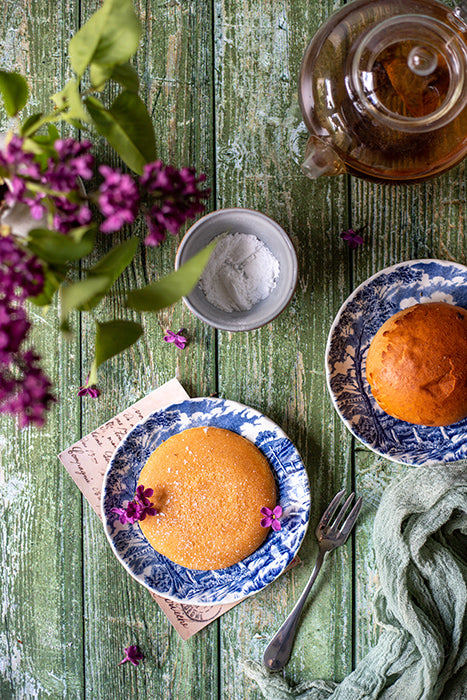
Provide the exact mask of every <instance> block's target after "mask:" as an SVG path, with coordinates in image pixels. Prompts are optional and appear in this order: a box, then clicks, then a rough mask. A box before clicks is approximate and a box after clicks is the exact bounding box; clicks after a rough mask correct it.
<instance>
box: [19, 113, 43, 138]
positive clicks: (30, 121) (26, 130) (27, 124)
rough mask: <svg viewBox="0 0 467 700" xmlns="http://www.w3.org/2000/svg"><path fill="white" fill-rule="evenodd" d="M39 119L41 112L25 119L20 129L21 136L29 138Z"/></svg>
mask: <svg viewBox="0 0 467 700" xmlns="http://www.w3.org/2000/svg"><path fill="white" fill-rule="evenodd" d="M41 119H42V112H39V113H38V114H31V115H30V116H29V117H28V118H27V119H25V120H24V122H23V123H22V124H21V127H20V134H21V136H30V135H31V134H32V133H34V127H35V125H36V124H37V122H39V121H40V120H41Z"/></svg>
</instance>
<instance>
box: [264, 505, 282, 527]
mask: <svg viewBox="0 0 467 700" xmlns="http://www.w3.org/2000/svg"><path fill="white" fill-rule="evenodd" d="M261 513H262V515H264V518H263V519H262V520H261V527H272V529H273V530H274V532H278V531H279V530H280V529H281V524H280V517H281V515H282V508H281V506H276V507H275V508H273V510H271V509H270V508H267V507H266V506H264V508H261Z"/></svg>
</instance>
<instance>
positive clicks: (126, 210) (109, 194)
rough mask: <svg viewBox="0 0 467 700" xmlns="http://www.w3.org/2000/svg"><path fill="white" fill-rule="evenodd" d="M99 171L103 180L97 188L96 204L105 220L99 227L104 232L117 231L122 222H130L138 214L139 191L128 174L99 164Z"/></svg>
mask: <svg viewBox="0 0 467 700" xmlns="http://www.w3.org/2000/svg"><path fill="white" fill-rule="evenodd" d="M99 172H100V173H101V175H102V176H103V177H104V182H103V183H102V184H101V185H100V187H99V189H98V191H97V192H98V199H97V202H98V205H99V209H100V210H101V213H102V214H103V215H104V216H105V217H106V220H105V221H104V223H103V224H102V225H101V227H100V229H101V231H103V232H104V233H111V232H112V231H118V230H119V229H121V228H122V226H123V225H124V224H132V223H133V221H134V220H135V219H136V215H137V214H138V206H139V192H138V186H137V184H136V182H135V181H134V180H133V178H132V177H131V176H130V175H125V174H122V173H121V172H120V170H114V169H113V168H109V167H108V166H107V165H101V166H100V167H99Z"/></svg>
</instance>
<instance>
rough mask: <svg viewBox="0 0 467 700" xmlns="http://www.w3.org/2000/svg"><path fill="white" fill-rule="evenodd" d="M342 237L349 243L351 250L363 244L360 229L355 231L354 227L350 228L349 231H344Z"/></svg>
mask: <svg viewBox="0 0 467 700" xmlns="http://www.w3.org/2000/svg"><path fill="white" fill-rule="evenodd" d="M360 230H361V229H360ZM340 237H341V238H342V239H343V240H344V241H346V242H347V243H348V245H349V248H350V249H351V250H353V249H355V248H357V247H358V246H359V245H362V244H363V238H362V236H360V231H354V230H353V228H349V229H348V230H347V231H342V233H341V234H340Z"/></svg>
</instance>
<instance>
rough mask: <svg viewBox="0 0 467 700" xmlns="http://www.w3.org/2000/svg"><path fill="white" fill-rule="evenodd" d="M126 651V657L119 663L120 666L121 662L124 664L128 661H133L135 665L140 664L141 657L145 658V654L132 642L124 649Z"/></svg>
mask: <svg viewBox="0 0 467 700" xmlns="http://www.w3.org/2000/svg"><path fill="white" fill-rule="evenodd" d="M124 652H125V658H124V659H122V660H121V661H120V663H119V664H118V665H119V666H120V665H121V664H124V663H125V662H126V661H129V662H130V663H132V664H133V666H138V664H139V662H140V661H141V659H144V654H143V653H142V652H141V650H140V649H139V647H137V646H136V645H135V644H132V645H131V646H129V647H127V648H126V649H124Z"/></svg>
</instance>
